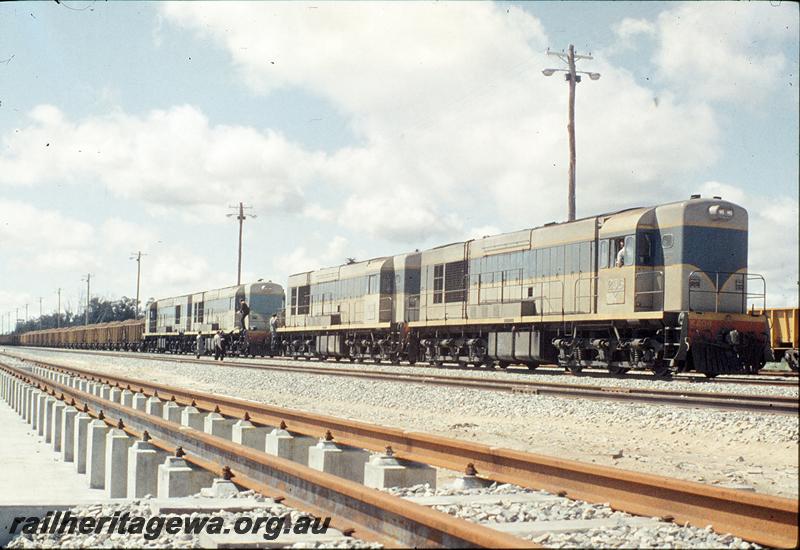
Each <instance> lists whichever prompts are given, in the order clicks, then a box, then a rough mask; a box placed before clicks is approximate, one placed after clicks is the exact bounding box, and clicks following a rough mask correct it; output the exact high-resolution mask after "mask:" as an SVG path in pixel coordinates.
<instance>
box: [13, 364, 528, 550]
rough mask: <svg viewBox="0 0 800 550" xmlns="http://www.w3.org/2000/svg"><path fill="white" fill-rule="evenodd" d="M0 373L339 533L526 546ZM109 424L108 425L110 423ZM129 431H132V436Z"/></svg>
mask: <svg viewBox="0 0 800 550" xmlns="http://www.w3.org/2000/svg"><path fill="white" fill-rule="evenodd" d="M0 369H2V370H4V371H6V372H7V373H10V374H12V375H13V376H15V377H16V378H18V379H20V380H23V381H25V382H27V383H29V384H32V385H36V386H38V387H39V388H40V389H42V390H44V391H47V392H48V393H51V394H52V395H53V396H55V395H56V394H60V398H61V399H62V400H65V401H66V400H70V399H72V400H75V402H76V403H84V404H86V405H87V406H89V407H91V408H93V409H94V410H95V411H96V413H95V414H94V415H93V416H98V414H97V413H99V412H100V411H102V412H103V416H104V417H105V421H106V423H108V424H109V425H112V426H113V425H115V424H116V422H117V421H118V420H122V421H123V423H124V424H125V425H126V428H125V430H126V431H127V433H128V434H129V435H132V436H134V437H141V434H142V433H143V431H145V430H146V431H147V432H148V433H149V434H150V435H151V436H152V437H153V438H154V439H152V440H151V443H154V444H156V445H157V446H159V447H160V448H162V449H164V450H167V451H170V452H172V451H174V450H175V448H176V447H177V446H180V447H182V448H183V449H184V451H186V452H187V453H188V454H187V455H186V456H184V459H186V460H187V461H189V462H191V463H193V464H195V465H197V466H199V467H201V468H204V469H206V470H209V471H211V472H213V473H215V474H216V475H220V476H221V474H222V470H223V468H224V467H225V466H228V467H229V468H230V470H231V472H233V474H234V479H235V482H236V484H238V485H241V486H243V487H245V488H247V489H253V490H256V491H259V492H261V493H263V494H265V495H267V496H272V497H276V496H278V497H283V499H282V501H283V502H284V503H286V504H287V505H289V506H294V507H300V508H302V509H304V510H306V511H308V512H310V513H312V514H314V515H317V516H320V515H331V514H333V516H332V524H333V525H334V526H335V527H336V528H338V529H340V530H341V531H342V532H344V533H347V534H351V535H355V536H357V537H359V538H364V539H367V540H376V541H379V542H382V543H384V544H389V545H391V546H396V545H398V544H399V545H403V546H409V547H444V548H454V547H484V548H489V547H497V546H501V547H507V548H531V547H533V546H535V545H533V544H532V543H531V542H530V541H526V540H523V539H520V538H517V537H514V536H512V535H508V534H505V533H502V532H499V531H496V530H493V529H490V528H488V527H485V526H482V525H479V524H476V523H470V522H468V521H466V520H462V519H458V518H455V517H453V516H450V515H448V514H445V513H443V512H438V511H436V510H432V509H430V508H428V507H425V506H422V505H419V504H415V503H412V502H409V501H406V500H404V499H402V498H399V497H395V496H392V495H389V494H387V493H383V492H381V491H378V490H375V489H370V488H368V487H365V486H364V485H361V484H359V483H356V482H353V481H349V480H346V479H343V478H340V477H337V476H334V475H332V474H326V473H323V472H319V471H317V470H313V469H311V468H308V467H305V466H302V465H299V464H297V463H295V462H292V461H290V460H287V459H284V458H280V457H277V456H272V455H268V454H266V453H263V452H259V451H256V450H254V449H249V448H247V447H244V446H241V445H237V444H235V443H232V442H230V441H228V440H226V439H223V438H220V437H216V436H213V435H210V434H206V433H203V432H200V431H197V430H194V429H192V428H187V427H184V426H178V425H176V424H174V423H171V422H168V421H166V420H163V419H161V418H159V417H156V416H153V415H149V414H146V413H144V412H142V411H139V410H137V409H134V408H132V407H126V406H123V405H121V404H119V403H116V402H113V401H109V400H106V399H102V398H100V397H98V396H96V395H94V394H90V393H86V392H83V391H80V390H78V389H75V388H73V387H71V386H67V385H65V384H61V383H59V382H56V381H54V380H51V379H48V378H46V377H42V376H38V375H36V374H33V373H30V372H27V371H25V370H23V369H20V368H17V367H13V366H10V365H6V364H3V363H0ZM112 419H113V420H112ZM132 427H135V429H133V428H132Z"/></svg>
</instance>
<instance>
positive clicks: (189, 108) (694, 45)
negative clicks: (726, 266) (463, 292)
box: [0, 0, 798, 317]
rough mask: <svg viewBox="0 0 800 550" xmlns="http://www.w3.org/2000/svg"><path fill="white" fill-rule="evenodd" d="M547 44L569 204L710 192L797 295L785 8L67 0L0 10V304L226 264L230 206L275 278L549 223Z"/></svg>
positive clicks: (552, 113)
mask: <svg viewBox="0 0 800 550" xmlns="http://www.w3.org/2000/svg"><path fill="white" fill-rule="evenodd" d="M569 43H574V44H575V46H576V48H577V50H578V51H579V53H585V52H588V51H591V52H592V54H593V55H594V57H595V59H594V60H592V61H588V60H587V61H581V62H580V64H579V68H583V69H584V70H592V71H598V72H600V73H602V78H601V79H600V80H599V81H589V80H588V79H587V80H585V81H584V82H583V83H581V84H580V85H579V87H578V96H577V97H578V99H577V124H576V126H577V135H578V138H577V140H578V171H577V174H578V178H577V181H578V215H579V216H580V215H590V214H593V213H599V212H602V211H608V210H613V209H617V208H623V207H628V206H633V205H644V204H655V203H658V202H665V201H672V200H678V199H681V198H683V197H685V196H687V195H688V194H690V193H692V192H701V193H704V194H719V193H722V194H723V196H725V197H726V198H730V199H732V200H735V201H737V202H739V203H740V204H742V205H743V206H745V207H746V208H748V210H749V211H750V223H751V230H752V231H751V244H750V269H751V271H755V272H760V273H764V274H765V275H766V276H767V278H768V290H769V303H770V304H771V305H784V304H786V305H788V304H796V303H797V286H796V282H797V279H798V240H797V234H798V228H797V226H798V203H797V197H798V91H797V90H798V77H797V72H798V55H797V51H798V9H797V5H796V4H792V3H775V2H773V3H766V2H765V3H752V4H741V3H725V2H713V3H710V2H707V3H686V4H684V3H672V2H668V3H661V2H609V3H606V2H531V3H527V2H523V3H518V2H500V3H473V2H470V3H467V2H462V3H424V2H416V3H411V4H408V3H406V4H392V3H388V2H382V3H358V4H346V3H337V2H322V3H292V4H281V3H272V2H270V3H266V2H264V3H259V2H254V3H247V4H238V3H233V2H215V3H209V4H203V3H184V4H177V5H176V4H166V3H158V2H130V3H128V2H88V1H77V0H76V1H62V2H61V4H60V5H59V4H56V3H54V2H37V3H24V2H23V3H11V4H6V3H4V4H0V102H1V103H0V314H4V313H6V312H8V311H13V310H14V309H15V308H17V307H20V306H22V307H23V308H24V305H25V304H26V303H28V304H30V310H29V311H30V314H31V315H32V316H33V315H35V314H38V304H39V297H40V296H42V297H43V304H44V310H45V311H52V310H54V308H55V290H56V288H58V287H61V288H63V289H64V294H63V300H62V303H65V304H69V305H70V306H71V308H72V310H73V311H75V310H77V309H78V308H79V305H78V304H79V301H80V300H81V299H82V293H83V292H85V291H84V290H83V289H84V287H83V284H82V283H81V277H82V274H85V273H87V272H91V273H92V274H93V286H92V293H93V294H99V295H102V296H106V297H111V298H116V297H119V296H122V295H128V296H131V295H133V294H134V293H135V263H134V262H132V261H130V260H129V259H128V257H129V256H130V253H131V252H134V251H136V250H142V251H145V252H146V253H147V254H148V255H147V256H146V257H145V258H144V260H143V278H142V296H143V299H146V298H147V297H150V296H156V297H163V296H167V295H171V294H175V293H186V292H190V291H195V290H200V289H205V288H213V287H216V286H223V285H227V284H231V283H234V282H235V276H236V235H237V233H236V231H237V229H236V226H235V223H234V222H233V221H232V220H230V219H228V218H226V216H225V214H226V213H227V212H228V210H227V207H228V206H229V205H233V204H236V203H237V202H238V201H240V200H242V201H244V202H246V203H247V204H252V205H253V206H254V211H255V212H256V213H257V215H258V217H257V218H254V219H251V220H248V221H247V222H246V224H245V254H244V268H243V270H244V278H246V279H256V278H265V279H273V280H276V281H278V282H281V283H282V284H285V279H286V276H287V275H288V274H289V273H291V272H296V271H299V270H303V269H310V268H315V267H322V266H326V265H332V264H338V263H341V262H342V261H343V260H344V259H345V258H346V257H357V258H360V259H363V258H367V257H372V256H378V255H385V254H392V253H398V252H402V251H405V250H410V249H414V248H424V247H429V246H436V245H439V244H442V243H445V242H451V241H455V240H463V239H465V238H470V237H473V236H477V235H484V234H489V233H493V232H500V231H510V230H514V229H518V228H521V227H530V226H534V225H539V224H542V223H546V222H548V221H551V220H561V219H563V218H564V215H565V198H564V194H565V187H566V186H565V182H566V160H567V145H566V132H565V123H566V117H565V115H566V96H567V94H566V92H567V88H566V85H565V83H564V82H563V80H562V79H561V78H558V77H551V78H545V77H544V76H543V75H542V74H541V72H540V71H541V69H542V68H545V67H547V66H556V67H557V66H558V63H559V62H558V60H557V59H556V58H553V57H547V56H546V55H545V50H546V48H547V47H551V48H552V49H554V50H560V49H563V48H565V47H566V46H567V45H568V44H569ZM20 315H21V316H22V315H23V314H22V313H21V314H20ZM12 317H13V313H12Z"/></svg>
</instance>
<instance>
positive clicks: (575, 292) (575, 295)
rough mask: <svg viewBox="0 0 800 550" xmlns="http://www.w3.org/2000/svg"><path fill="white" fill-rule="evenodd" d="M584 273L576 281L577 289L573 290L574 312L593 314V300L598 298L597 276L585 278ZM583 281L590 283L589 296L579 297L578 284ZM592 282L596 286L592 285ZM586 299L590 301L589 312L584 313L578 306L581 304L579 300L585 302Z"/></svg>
mask: <svg viewBox="0 0 800 550" xmlns="http://www.w3.org/2000/svg"><path fill="white" fill-rule="evenodd" d="M583 275H584V274H583V273H580V274H579V275H578V278H577V279H575V287H574V288H573V292H572V311H574V312H575V313H592V298H597V279H598V276H597V275H593V276H591V277H584V276H583ZM581 281H589V294H587V295H585V296H584V295H583V294H581V295H579V294H578V284H579V283H580V282H581ZM592 281H594V285H592ZM592 288H594V292H592ZM584 298H587V299H589V310H588V311H583V310H581V309H578V304H579V303H580V302H579V300H583V299H584Z"/></svg>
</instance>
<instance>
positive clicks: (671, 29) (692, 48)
mask: <svg viewBox="0 0 800 550" xmlns="http://www.w3.org/2000/svg"><path fill="white" fill-rule="evenodd" d="M657 26H658V37H659V38H658V39H659V45H658V49H657V52H656V54H655V62H656V64H657V66H658V67H659V71H660V73H661V75H662V76H663V77H664V78H665V79H666V80H667V81H669V82H670V83H671V84H672V85H673V86H674V87H675V88H676V89H678V88H680V89H681V90H684V91H686V92H688V93H691V94H694V95H696V96H698V97H705V98H709V99H727V100H739V101H743V103H744V104H747V102H750V101H753V100H764V99H766V98H768V97H769V96H770V95H771V94H772V93H774V91H775V90H776V89H777V88H779V87H788V86H790V85H791V84H790V83H791V82H793V83H794V85H795V86H796V84H797V74H796V71H795V74H794V75H790V74H788V73H789V72H792V71H791V70H790V69H789V68H787V60H786V58H785V56H784V55H783V54H782V53H781V52H780V51H779V49H780V48H781V47H782V46H783V45H785V44H786V43H790V42H795V44H796V40H797V6H796V5H792V3H786V5H773V3H772V2H690V3H685V4H680V5H677V6H676V7H674V8H671V9H669V10H666V11H664V12H662V13H661V14H660V15H659V17H658V21H657ZM754 44H758V48H757V49H756V48H754V47H753V46H754ZM759 52H760V53H759Z"/></svg>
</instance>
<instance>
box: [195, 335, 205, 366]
mask: <svg viewBox="0 0 800 550" xmlns="http://www.w3.org/2000/svg"><path fill="white" fill-rule="evenodd" d="M205 344H206V341H205V340H204V339H203V333H202V331H199V330H198V331H197V338H195V350H194V351H195V355H197V358H198V359H200V356H201V355H205V353H206V345H205Z"/></svg>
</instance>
